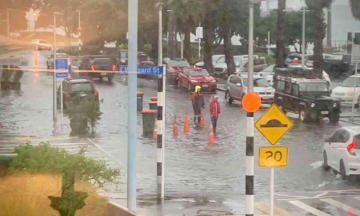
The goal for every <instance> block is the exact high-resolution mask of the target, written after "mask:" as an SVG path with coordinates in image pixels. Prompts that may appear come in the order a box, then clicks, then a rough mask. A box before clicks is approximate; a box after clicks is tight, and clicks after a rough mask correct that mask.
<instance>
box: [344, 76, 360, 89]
mask: <svg viewBox="0 0 360 216" xmlns="http://www.w3.org/2000/svg"><path fill="white" fill-rule="evenodd" d="M354 84H355V77H348V78H347V79H346V80H344V82H342V83H341V84H340V86H341V87H354ZM356 87H360V77H358V78H357V79H356Z"/></svg>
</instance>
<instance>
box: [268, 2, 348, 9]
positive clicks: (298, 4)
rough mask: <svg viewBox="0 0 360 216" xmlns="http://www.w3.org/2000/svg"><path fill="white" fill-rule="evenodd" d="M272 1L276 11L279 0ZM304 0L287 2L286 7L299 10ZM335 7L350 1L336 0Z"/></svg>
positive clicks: (271, 3) (271, 7) (271, 5)
mask: <svg viewBox="0 0 360 216" xmlns="http://www.w3.org/2000/svg"><path fill="white" fill-rule="evenodd" d="M269 1H270V9H276V8H277V5H278V1H277V0H269ZM303 2H304V0H287V1H286V7H287V8H293V9H297V8H300V7H301V6H302V5H303ZM333 4H334V5H349V1H348V0H335V1H334V3H333ZM265 8H266V3H265V2H263V3H262V9H265Z"/></svg>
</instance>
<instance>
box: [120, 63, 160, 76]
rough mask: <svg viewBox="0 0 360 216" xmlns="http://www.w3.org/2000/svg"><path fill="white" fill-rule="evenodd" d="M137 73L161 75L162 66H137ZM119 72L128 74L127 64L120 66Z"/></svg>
mask: <svg viewBox="0 0 360 216" xmlns="http://www.w3.org/2000/svg"><path fill="white" fill-rule="evenodd" d="M137 73H138V74H147V75H162V74H164V67H163V66H137ZM120 74H128V66H127V65H123V66H120Z"/></svg>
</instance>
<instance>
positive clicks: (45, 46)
mask: <svg viewBox="0 0 360 216" xmlns="http://www.w3.org/2000/svg"><path fill="white" fill-rule="evenodd" d="M31 43H32V44H35V45H36V49H37V50H52V49H53V47H52V45H51V44H49V43H48V42H46V41H44V40H32V41H31Z"/></svg>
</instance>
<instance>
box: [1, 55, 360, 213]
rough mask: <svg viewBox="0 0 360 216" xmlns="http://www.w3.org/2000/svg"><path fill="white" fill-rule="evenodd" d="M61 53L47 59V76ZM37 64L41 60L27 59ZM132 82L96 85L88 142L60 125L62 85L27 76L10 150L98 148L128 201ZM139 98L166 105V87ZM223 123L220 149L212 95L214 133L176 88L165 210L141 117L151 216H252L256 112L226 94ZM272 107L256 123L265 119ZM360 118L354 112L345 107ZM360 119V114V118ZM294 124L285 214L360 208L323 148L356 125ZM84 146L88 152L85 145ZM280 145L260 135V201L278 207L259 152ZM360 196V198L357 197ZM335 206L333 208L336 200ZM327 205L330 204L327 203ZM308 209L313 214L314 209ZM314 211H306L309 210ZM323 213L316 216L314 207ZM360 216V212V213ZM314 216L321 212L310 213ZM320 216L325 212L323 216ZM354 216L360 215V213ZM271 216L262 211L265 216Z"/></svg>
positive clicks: (171, 93) (152, 84)
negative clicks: (28, 144) (26, 146)
mask: <svg viewBox="0 0 360 216" xmlns="http://www.w3.org/2000/svg"><path fill="white" fill-rule="evenodd" d="M50 54H51V53H49V52H47V51H44V52H39V67H46V64H45V63H44V62H45V61H46V59H47V56H48V55H50ZM22 56H23V57H25V58H28V59H29V62H30V64H29V66H28V67H29V68H31V67H32V66H33V65H31V62H32V60H31V58H32V54H31V53H23V54H22ZM123 78H124V77H121V76H116V77H115V79H114V81H113V82H112V83H109V82H107V81H103V82H101V81H98V80H94V82H95V85H96V88H97V89H98V91H99V93H100V99H103V103H101V111H102V112H103V115H102V116H101V120H99V122H98V124H97V125H96V133H95V134H91V135H88V136H85V137H71V136H70V135H69V134H70V126H69V120H68V118H67V117H66V116H64V119H63V123H62V124H61V121H60V116H59V119H58V121H57V122H56V123H54V122H53V119H52V76H48V75H46V73H38V74H36V73H34V72H25V73H24V76H23V78H22V80H21V82H22V86H21V91H8V92H1V94H0V119H2V121H1V122H0V151H1V148H5V147H9V146H10V148H11V147H12V146H14V145H16V144H19V143H22V142H24V141H25V140H32V141H33V142H34V143H35V144H36V143H39V142H41V141H45V140H49V141H51V143H54V145H55V146H61V147H63V148H65V149H67V150H69V151H71V149H73V151H75V150H76V149H78V148H79V146H82V145H86V146H88V153H87V155H88V156H89V157H93V158H103V159H105V160H106V161H108V163H109V165H110V166H117V167H120V168H121V172H122V174H121V176H120V180H121V182H122V184H120V185H117V186H113V185H109V186H108V187H106V188H105V189H104V191H103V192H104V194H106V195H107V196H108V197H109V198H110V199H112V200H114V201H116V202H119V203H122V204H123V203H124V202H126V163H127V110H128V108H129V107H128V103H127V84H126V82H125V81H124V80H123ZM138 81H139V83H138V90H140V91H142V92H144V93H145V96H144V108H147V107H148V102H149V101H150V98H151V97H153V96H157V92H156V87H157V82H156V81H153V80H146V79H139V80H138ZM217 95H218V96H219V102H220V106H221V115H220V118H219V122H218V129H217V131H218V133H217V137H216V143H215V145H214V146H209V144H208V137H209V129H208V127H209V123H210V116H209V110H208V109H209V103H210V100H211V97H212V95H211V94H205V101H206V109H205V123H206V126H205V128H203V129H202V128H198V127H197V126H195V125H194V124H193V123H192V117H193V116H192V107H191V102H190V95H189V94H188V93H187V92H186V90H182V89H178V88H177V87H173V86H167V89H166V126H167V127H166V130H165V131H166V143H165V146H166V147H165V150H166V157H165V201H164V203H163V204H162V205H161V204H158V203H157V184H156V141H154V140H152V138H151V137H144V136H143V135H142V117H141V115H140V114H139V115H138V143H137V149H138V151H137V152H138V155H137V157H138V172H137V173H138V190H137V192H138V205H139V212H140V213H142V214H143V215H219V214H222V215H225V214H243V213H244V212H245V181H244V180H245V136H246V128H245V126H246V113H245V111H244V110H243V109H242V108H241V105H240V104H239V103H235V104H234V105H227V104H226V102H225V99H224V93H223V92H220V91H218V92H217ZM267 108H268V106H264V107H262V108H261V109H260V111H258V112H257V113H256V114H255V120H256V119H258V118H259V117H260V116H261V115H262V113H264V111H266V109H267ZM343 112H345V113H348V112H351V107H343ZM186 113H187V114H189V117H190V120H191V121H190V133H188V134H184V133H183V132H182V131H183V128H182V127H183V124H184V118H185V114H186ZM356 113H357V114H360V109H356ZM175 115H177V117H178V122H179V135H178V136H177V137H173V135H172V124H173V119H174V116H175ZM288 116H289V117H290V119H291V120H292V121H293V123H294V127H293V128H292V130H291V131H290V132H289V133H287V134H286V135H285V136H284V137H283V139H282V140H281V141H280V142H279V143H278V144H277V145H284V146H288V147H289V160H288V166H287V167H283V168H276V169H275V192H276V197H275V200H276V201H275V205H277V206H279V207H281V208H283V209H285V210H287V211H288V212H290V213H291V214H294V215H325V214H320V213H319V212H316V211H314V209H317V210H318V211H322V212H325V213H327V214H328V215H346V214H345V213H346V211H345V210H344V208H345V207H344V205H342V206H341V208H339V207H338V206H336V204H338V203H336V202H333V201H332V200H336V201H338V202H339V201H340V202H341V203H345V204H346V205H347V206H351V207H353V208H355V209H360V203H359V202H358V199H356V197H360V183H359V182H356V181H352V182H348V181H343V180H341V178H340V177H339V176H338V175H336V174H334V173H333V172H331V171H329V172H325V171H324V170H323V169H322V167H321V165H322V148H323V141H324V139H325V138H327V137H328V136H330V134H331V133H333V132H334V131H335V130H336V129H337V128H339V127H341V126H348V125H350V123H348V122H344V121H341V122H339V123H338V124H335V125H334V124H330V123H329V121H328V119H324V120H322V121H321V122H320V123H306V124H305V123H301V122H300V121H299V119H298V117H297V115H295V114H288ZM79 143H80V144H79ZM267 145H270V144H269V143H268V142H267V140H266V139H265V138H264V137H262V135H261V134H260V133H259V132H257V131H255V164H256V165H255V201H256V202H268V201H269V182H270V169H267V168H260V167H258V166H257V161H258V148H259V147H260V146H267ZM354 197H355V198H354ZM329 199H332V200H330V201H329ZM324 200H325V201H324ZM304 204H305V205H304ZM304 206H306V207H304ZM309 206H310V207H312V208H314V209H312V208H310V207H309ZM309 209H311V210H309ZM359 211H360V210H359ZM310 212H313V213H310ZM314 212H315V213H314ZM353 212H355V213H354V215H360V214H356V211H353ZM256 213H261V211H256Z"/></svg>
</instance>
